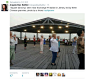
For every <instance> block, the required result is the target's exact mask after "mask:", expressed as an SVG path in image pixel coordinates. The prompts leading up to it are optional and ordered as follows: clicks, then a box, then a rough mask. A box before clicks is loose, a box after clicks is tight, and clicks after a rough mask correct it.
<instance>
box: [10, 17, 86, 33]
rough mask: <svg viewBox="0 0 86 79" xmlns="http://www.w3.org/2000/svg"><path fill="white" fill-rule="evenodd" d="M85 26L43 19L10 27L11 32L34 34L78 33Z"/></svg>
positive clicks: (48, 18)
mask: <svg viewBox="0 0 86 79" xmlns="http://www.w3.org/2000/svg"><path fill="white" fill-rule="evenodd" d="M84 28H85V26H84V25H80V24H76V23H71V22H67V21H63V20H59V19H54V18H50V17H47V18H43V19H39V20H35V21H32V22H28V23H24V24H20V25H17V26H13V27H10V31H17V32H32V33H70V34H71V33H77V30H79V29H84Z"/></svg>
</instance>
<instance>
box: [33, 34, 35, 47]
mask: <svg viewBox="0 0 86 79" xmlns="http://www.w3.org/2000/svg"><path fill="white" fill-rule="evenodd" d="M33 42H34V47H35V44H36V38H35V35H34V37H33Z"/></svg>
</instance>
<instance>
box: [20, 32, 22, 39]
mask: <svg viewBox="0 0 86 79" xmlns="http://www.w3.org/2000/svg"><path fill="white" fill-rule="evenodd" d="M20 40H22V32H20Z"/></svg>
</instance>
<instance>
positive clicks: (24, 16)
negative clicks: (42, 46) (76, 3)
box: [10, 13, 85, 39]
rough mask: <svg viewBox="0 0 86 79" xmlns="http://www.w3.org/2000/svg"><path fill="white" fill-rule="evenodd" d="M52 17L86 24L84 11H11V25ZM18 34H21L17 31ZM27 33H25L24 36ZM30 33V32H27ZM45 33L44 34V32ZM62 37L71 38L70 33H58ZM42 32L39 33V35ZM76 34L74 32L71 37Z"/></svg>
mask: <svg viewBox="0 0 86 79" xmlns="http://www.w3.org/2000/svg"><path fill="white" fill-rule="evenodd" d="M46 17H51V18H55V19H60V20H64V21H68V22H73V23H77V24H81V25H85V14H84V13H11V14H10V27H12V26H16V25H19V24H23V23H27V22H31V21H35V20H39V19H42V18H46ZM16 34H17V35H18V36H19V34H18V33H16ZM24 35H25V34H24V33H23V36H24ZM27 35H28V34H27ZM42 35H43V34H42ZM58 35H59V36H60V37H61V38H64V37H65V38H67V39H68V38H69V35H68V34H64V35H63V34H58ZM32 36H33V34H30V33H29V36H28V38H29V37H30V38H32ZM40 36H41V34H39V37H40ZM48 36H49V34H44V37H45V38H47V37H48ZM74 36H76V34H72V35H71V38H73V37H74Z"/></svg>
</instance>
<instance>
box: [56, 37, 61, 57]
mask: <svg viewBox="0 0 86 79" xmlns="http://www.w3.org/2000/svg"><path fill="white" fill-rule="evenodd" d="M59 38H60V37H59V36H57V39H56V40H57V41H58V52H57V57H58V53H59V52H60V39H59Z"/></svg>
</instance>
